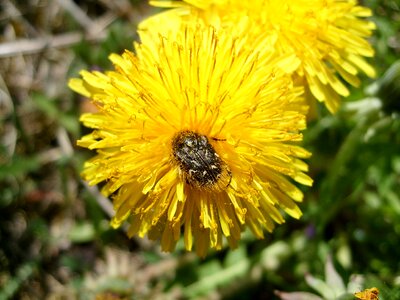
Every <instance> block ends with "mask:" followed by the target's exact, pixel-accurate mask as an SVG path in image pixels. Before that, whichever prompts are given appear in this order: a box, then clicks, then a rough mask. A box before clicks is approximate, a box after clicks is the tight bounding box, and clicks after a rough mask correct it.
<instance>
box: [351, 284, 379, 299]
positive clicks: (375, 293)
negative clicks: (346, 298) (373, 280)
mask: <svg viewBox="0 0 400 300" xmlns="http://www.w3.org/2000/svg"><path fill="white" fill-rule="evenodd" d="M354 296H355V297H356V298H357V299H360V300H379V290H378V289H377V288H376V287H373V288H370V289H365V290H364V291H361V292H357V293H354Z"/></svg>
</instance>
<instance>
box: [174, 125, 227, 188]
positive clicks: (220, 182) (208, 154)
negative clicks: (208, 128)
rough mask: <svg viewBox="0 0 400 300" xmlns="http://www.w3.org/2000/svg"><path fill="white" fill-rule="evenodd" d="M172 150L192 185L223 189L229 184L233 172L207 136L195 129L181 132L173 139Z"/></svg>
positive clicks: (185, 176)
mask: <svg viewBox="0 0 400 300" xmlns="http://www.w3.org/2000/svg"><path fill="white" fill-rule="evenodd" d="M172 150H173V156H174V158H175V160H176V161H177V162H178V164H179V167H180V169H181V171H182V173H183V176H184V178H185V180H186V182H187V183H188V184H189V185H191V186H192V187H198V188H206V189H221V188H224V187H226V186H228V185H229V183H230V180H231V173H230V171H229V169H228V167H227V165H226V164H225V163H224V162H223V160H222V159H221V158H220V157H219V155H218V154H217V152H216V151H215V149H214V147H213V146H212V145H211V143H210V141H209V140H208V138H207V136H205V135H201V134H198V133H196V132H193V131H182V132H179V133H178V134H177V135H176V136H175V137H174V139H173V141H172Z"/></svg>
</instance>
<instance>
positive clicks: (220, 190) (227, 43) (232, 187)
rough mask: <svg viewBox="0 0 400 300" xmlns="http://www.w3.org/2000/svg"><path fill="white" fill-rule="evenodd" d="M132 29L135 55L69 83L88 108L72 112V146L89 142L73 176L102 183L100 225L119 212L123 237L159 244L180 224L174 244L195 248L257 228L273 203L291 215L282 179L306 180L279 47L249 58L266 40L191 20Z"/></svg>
mask: <svg viewBox="0 0 400 300" xmlns="http://www.w3.org/2000/svg"><path fill="white" fill-rule="evenodd" d="M141 40H142V41H144V40H145V41H146V43H141V44H136V45H135V53H136V54H134V53H132V52H130V51H125V53H123V54H122V55H121V56H120V55H117V54H111V55H110V59H111V61H112V62H113V64H114V66H115V70H114V71H109V72H105V73H101V72H98V71H93V72H88V71H82V72H81V76H82V79H71V81H70V83H69V85H70V87H71V88H72V89H73V90H75V91H76V92H78V93H80V94H82V95H84V96H85V97H89V98H91V99H92V100H93V103H94V104H95V105H96V106H97V107H98V109H99V112H98V113H90V114H84V115H82V117H81V121H82V122H83V124H84V125H85V126H87V127H89V128H93V132H92V133H90V134H89V135H86V136H84V137H82V138H81V139H80V140H79V141H78V145H80V146H82V147H86V148H89V149H92V150H96V151H97V155H96V156H95V157H93V158H92V159H90V160H89V161H87V162H86V163H85V165H84V171H83V177H84V178H85V179H87V180H88V181H89V182H90V184H92V185H94V184H98V183H100V182H105V185H104V187H103V189H102V192H103V193H104V194H105V195H107V196H112V198H113V202H114V208H115V212H116V213H115V216H114V217H113V219H112V221H111V223H112V226H113V227H115V228H117V227H118V226H120V225H121V224H122V223H123V222H124V221H126V220H127V221H128V222H129V224H130V227H129V230H128V235H129V236H130V237H132V236H134V235H138V236H140V237H144V236H146V235H147V236H148V237H149V238H150V239H153V240H155V239H160V240H161V247H162V250H163V251H172V250H173V249H174V248H175V245H176V243H177V241H178V240H179V238H180V236H181V231H182V233H183V236H184V244H185V248H186V249H187V250H189V251H190V250H192V248H194V249H196V252H197V253H198V255H200V256H205V255H206V253H207V251H208V249H209V248H215V249H221V248H222V247H223V243H224V242H223V241H224V240H225V238H223V237H224V236H225V237H226V240H227V242H228V244H229V245H230V246H231V247H232V248H234V247H236V245H237V242H238V241H239V240H240V236H241V232H242V231H243V230H244V229H245V228H250V230H251V231H252V232H253V233H254V235H255V236H256V237H258V238H263V236H264V231H265V230H266V231H272V230H273V229H274V224H275V223H278V224H280V223H283V222H284V218H283V216H282V212H283V211H284V212H286V213H287V214H289V215H291V216H292V217H294V218H299V217H300V216H301V211H300V209H299V208H298V206H297V205H296V202H299V201H301V200H302V198H303V194H302V192H301V191H300V190H299V189H298V188H297V187H296V186H295V185H294V182H298V183H300V184H304V185H311V183H312V180H311V179H310V178H309V177H308V176H307V175H306V174H305V172H306V171H307V165H306V164H305V163H304V162H303V161H302V160H301V159H303V158H307V157H308V156H309V153H308V152H307V151H306V150H304V149H303V148H301V147H300V146H298V145H296V144H297V143H298V142H299V141H301V140H302V135H301V133H300V132H299V131H300V130H302V129H304V128H305V116H304V114H302V113H301V111H302V110H303V109H304V108H302V105H303V104H302V103H304V102H303V100H302V99H301V97H300V96H301V94H302V90H301V88H293V86H292V82H291V78H290V76H288V75H287V73H288V72H287V70H285V68H286V67H287V60H288V59H289V58H286V59H282V58H279V59H276V58H274V56H273V53H274V52H273V51H270V59H269V64H267V65H264V64H263V65H262V66H261V65H260V63H259V60H258V56H259V53H260V49H261V48H265V47H271V46H269V45H266V44H265V43H263V44H260V45H255V44H253V45H252V49H249V48H248V47H246V45H247V43H245V42H243V41H242V40H241V39H240V38H239V37H235V36H234V34H232V32H229V33H225V32H224V33H221V32H220V31H218V30H216V29H215V28H213V27H210V26H201V25H200V24H197V25H186V26H185V27H184V28H183V29H182V30H179V34H177V33H174V34H171V36H168V35H167V36H160V37H159V38H157V39H153V38H152V36H146V35H145V34H144V33H142V36H141ZM264 61H265V58H264ZM289 61H290V59H289ZM287 68H289V67H287ZM265 69H267V72H266V71H265ZM265 74H268V75H267V76H265ZM261 75H262V76H261Z"/></svg>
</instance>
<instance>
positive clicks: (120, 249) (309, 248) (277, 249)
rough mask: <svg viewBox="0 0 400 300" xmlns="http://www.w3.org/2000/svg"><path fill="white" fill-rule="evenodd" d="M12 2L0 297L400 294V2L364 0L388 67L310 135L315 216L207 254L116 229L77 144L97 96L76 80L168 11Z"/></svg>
mask: <svg viewBox="0 0 400 300" xmlns="http://www.w3.org/2000/svg"><path fill="white" fill-rule="evenodd" d="M1 5H2V6H1V11H0V30H1V37H0V125H1V127H0V139H1V148H0V245H1V246H0V300H2V299H279V297H278V296H277V292H276V291H284V292H294V291H304V292H310V293H314V294H316V295H317V294H319V296H320V297H321V298H320V299H354V297H353V296H352V292H351V291H350V289H347V290H346V289H344V287H343V284H342V283H341V282H343V283H344V284H345V285H347V284H348V283H349V282H351V283H352V285H353V288H355V289H356V290H357V291H361V290H363V289H364V288H369V287H373V286H375V287H378V288H379V290H380V299H384V300H390V299H393V300H396V299H400V117H399V113H400V61H398V62H397V64H396V60H400V3H399V2H398V0H396V1H394V0H392V1H391V0H380V1H378V0H369V1H363V5H365V6H367V7H370V8H371V9H372V10H373V11H374V17H373V18H372V19H373V20H374V21H375V22H376V24H377V30H376V31H375V33H374V36H373V37H372V38H371V43H372V44H373V45H374V47H375V49H376V57H375V58H374V60H372V62H373V64H374V65H375V66H376V69H377V73H378V77H377V78H376V79H375V80H371V79H367V78H362V79H363V80H362V82H363V84H362V86H361V87H360V88H357V89H354V88H353V89H352V94H351V96H350V97H349V98H348V99H347V101H346V104H345V105H343V107H342V109H341V111H340V112H339V113H338V114H337V115H335V116H332V115H330V114H329V113H327V111H326V109H325V108H323V107H322V106H321V107H319V117H318V119H316V120H314V121H311V122H310V124H309V128H308V129H307V131H306V132H305V147H306V148H307V149H309V150H310V151H312V152H313V156H312V157H311V159H309V161H308V163H309V164H310V174H311V177H312V178H313V179H314V182H315V184H314V186H313V187H312V188H307V189H304V192H305V201H304V203H302V204H301V209H302V211H303V212H304V216H303V217H302V218H301V220H292V219H290V218H287V222H286V224H284V225H282V226H279V227H277V229H276V230H275V232H274V233H273V234H268V235H267V238H266V239H265V240H255V239H254V238H253V237H252V236H251V234H249V233H248V232H245V233H244V235H243V240H242V242H241V243H240V247H239V248H238V249H237V250H235V251H231V250H228V249H225V250H223V251H221V252H210V254H209V255H208V256H207V258H205V259H199V258H197V257H196V256H195V255H194V254H193V253H186V252H185V251H184V250H183V246H182V245H178V249H177V250H176V251H175V252H174V253H171V254H165V253H161V252H160V248H159V244H158V243H154V242H150V241H147V240H141V239H132V240H129V239H128V238H127V237H126V235H125V233H124V230H123V229H121V230H113V229H111V228H110V226H109V224H108V221H109V216H110V214H112V206H110V203H109V201H108V200H107V199H104V198H102V196H101V195H100V194H99V192H98V189H97V187H89V186H87V185H86V184H85V183H84V182H83V181H82V180H81V179H80V177H79V173H80V170H81V167H82V163H83V161H84V160H85V159H87V158H89V157H91V156H92V153H90V152H89V151H86V150H84V149H80V148H78V147H76V145H75V141H76V139H77V138H79V137H80V136H81V135H82V134H84V133H87V132H88V130H87V129H85V128H83V127H82V126H81V125H80V124H79V122H78V117H79V115H80V114H81V113H82V112H88V111H90V110H91V109H92V106H91V105H90V103H89V102H88V101H87V100H85V99H82V98H81V97H79V96H78V95H76V94H74V93H72V92H71V91H70V90H69V89H68V88H67V86H66V84H67V81H68V78H70V77H75V76H77V74H78V71H79V70H81V69H99V70H104V69H107V68H110V67H111V66H110V63H109V61H108V59H107V57H108V55H109V53H111V52H117V53H120V52H122V51H123V49H125V48H128V49H132V41H133V40H135V39H136V38H137V37H136V34H135V30H136V25H137V24H138V22H140V20H141V19H142V18H144V17H145V16H147V15H150V14H153V13H154V12H155V11H156V10H155V9H154V8H151V7H149V6H148V5H147V3H146V1H133V0H130V1H129V0H115V1H107V0H98V1H95V0H81V1H75V2H72V0H71V1H70V0H58V1H55V0H53V1H50V0H26V1H11V0H3V1H2V2H1ZM389 68H391V69H390V70H389V71H388V72H387V70H388V69H389ZM385 72H386V73H385ZM310 274H312V276H311V275H310ZM355 274H359V275H358V276H354V275H355ZM355 278H356V280H355ZM324 282H325V283H324ZM330 289H332V290H333V291H337V293H336V296H332V295H333V294H334V293H333V294H332V293H330ZM280 295H281V297H282V298H284V297H289V298H287V299H292V300H295V299H300V298H293V297H294V296H293V294H292V296H290V295H289V294H282V293H281V294H280ZM285 295H286V296H285ZM297 295H298V296H299V295H300V294H297ZM338 295H340V297H339V296H338ZM290 297H292V298H290ZM310 297H311V296H310ZM332 297H333V298H332ZM304 299H307V298H304ZM309 299H311V298H309ZM315 299H318V298H315Z"/></svg>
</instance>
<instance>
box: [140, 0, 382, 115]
mask: <svg viewBox="0 0 400 300" xmlns="http://www.w3.org/2000/svg"><path fill="white" fill-rule="evenodd" d="M150 3H151V4H153V5H156V6H162V7H175V9H172V10H169V11H167V12H165V13H161V14H159V15H156V16H154V17H152V18H149V19H148V20H147V21H144V22H143V23H142V24H141V28H142V29H149V30H156V31H157V30H166V28H171V27H172V26H174V24H176V23H178V21H177V20H178V19H180V20H183V21H184V22H185V21H192V20H193V18H199V19H202V20H204V21H205V22H207V23H209V24H212V25H213V26H217V27H218V26H222V27H235V26H236V23H237V20H238V19H240V18H241V17H242V16H245V17H248V18H249V19H251V20H252V21H253V22H254V23H255V24H256V25H257V26H258V29H256V30H253V31H248V32H247V33H246V34H248V35H250V36H251V37H252V38H253V39H259V38H260V35H267V36H269V37H274V38H275V39H276V45H275V48H276V51H278V52H279V53H281V54H282V53H295V54H296V56H297V57H298V59H299V60H300V61H301V63H300V65H299V67H298V68H297V70H296V72H295V74H294V79H295V81H296V82H298V83H299V84H303V85H304V86H305V87H306V88H307V89H309V90H310V92H311V93H310V96H311V97H310V99H307V100H308V101H309V102H310V103H309V104H310V106H313V105H314V103H313V102H315V99H317V100H319V101H321V102H325V105H326V107H327V108H328V110H329V111H330V112H332V113H334V112H336V111H337V109H338V108H339V105H340V96H344V97H346V96H348V95H349V90H348V88H347V87H346V85H345V84H344V83H343V81H345V82H347V83H349V84H351V85H353V86H359V84H360V81H359V79H358V73H359V71H360V70H361V71H363V72H364V73H365V74H366V75H368V76H370V77H374V76H375V71H374V69H373V68H372V67H371V65H370V64H368V63H367V62H366V60H365V59H364V57H372V56H373V55H374V51H373V49H372V47H371V46H370V45H369V43H368V42H367V41H366V38H367V37H369V36H370V35H371V32H372V30H373V29H375V24H374V23H373V22H371V21H368V20H365V19H364V18H365V17H368V16H370V15H371V11H370V10H369V9H368V8H365V7H362V6H359V5H357V1H355V0H297V1H291V0H256V1H239V0H204V1H198V0H184V1H150ZM250 40H251V38H250ZM339 78H341V79H339Z"/></svg>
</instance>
